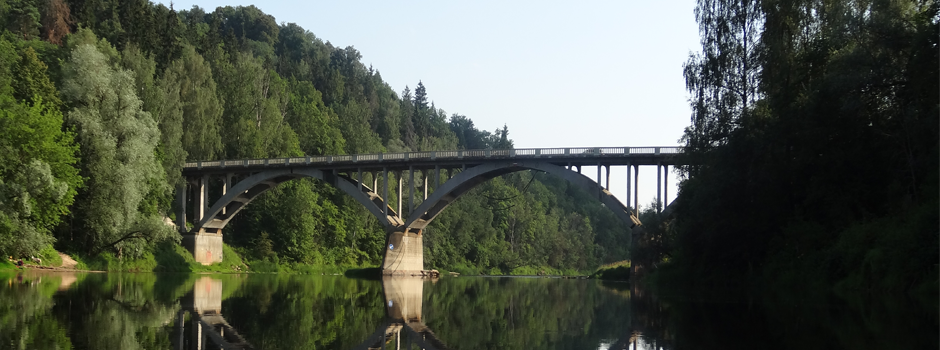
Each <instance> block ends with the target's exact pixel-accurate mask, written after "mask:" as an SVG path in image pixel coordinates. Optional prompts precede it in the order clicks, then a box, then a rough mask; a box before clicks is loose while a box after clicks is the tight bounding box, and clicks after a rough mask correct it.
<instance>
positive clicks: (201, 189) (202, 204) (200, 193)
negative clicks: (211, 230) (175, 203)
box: [193, 176, 208, 222]
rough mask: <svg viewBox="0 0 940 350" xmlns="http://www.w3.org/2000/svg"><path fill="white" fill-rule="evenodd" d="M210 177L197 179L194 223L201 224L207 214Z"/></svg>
mask: <svg viewBox="0 0 940 350" xmlns="http://www.w3.org/2000/svg"><path fill="white" fill-rule="evenodd" d="M207 180H208V176H203V177H200V178H196V186H195V191H196V193H195V196H193V222H199V221H200V220H202V217H203V216H204V215H205V212H206V182H208V181H207Z"/></svg>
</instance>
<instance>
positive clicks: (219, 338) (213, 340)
mask: <svg viewBox="0 0 940 350" xmlns="http://www.w3.org/2000/svg"><path fill="white" fill-rule="evenodd" d="M424 281H425V279H421V278H415V277H411V278H408V277H397V278H392V277H390V276H386V277H385V278H384V279H383V280H382V289H383V291H384V294H385V303H384V305H385V306H386V307H385V320H384V322H382V323H381V325H380V326H379V327H378V329H376V331H375V332H374V333H372V334H371V335H370V336H369V337H368V338H366V340H365V341H363V342H362V343H361V344H359V345H358V346H356V347H354V348H353V349H356V350H360V349H361V350H366V349H386V348H392V346H393V348H394V349H411V344H412V343H413V344H415V345H418V346H419V347H421V348H422V349H426V350H446V349H448V347H447V346H446V345H444V343H443V342H441V341H440V340H439V339H438V338H437V336H435V335H434V332H432V331H431V329H430V328H428V327H427V326H426V325H425V324H424V322H423V321H422V313H421V303H422V297H423V295H424ZM193 284H194V285H193V290H192V292H190V293H188V294H186V296H184V297H183V298H182V299H181V300H180V306H181V308H180V310H179V312H177V316H176V317H177V322H176V324H177V327H178V331H179V339H178V340H177V342H176V344H175V345H176V349H177V350H189V349H193V350H203V349H253V347H252V345H251V343H249V342H248V341H247V340H246V339H245V338H244V337H242V336H241V335H240V334H238V331H237V330H236V329H235V328H234V327H232V325H230V324H229V323H228V321H226V320H225V317H223V316H222V286H223V282H222V280H220V279H214V278H212V277H208V276H206V277H201V278H199V279H197V280H196V281H195V282H194V283H193ZM186 313H189V314H190V322H188V323H187V322H186ZM187 325H188V326H189V329H190V332H189V337H188V338H189V339H187V332H186V329H187ZM403 333H404V336H403ZM403 341H404V343H402V342H403ZM392 342H394V344H393V345H391V344H390V343H392Z"/></svg>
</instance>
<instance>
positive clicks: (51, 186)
mask: <svg viewBox="0 0 940 350" xmlns="http://www.w3.org/2000/svg"><path fill="white" fill-rule="evenodd" d="M11 83H14V84H13V85H15V86H17V87H18V89H17V90H13V89H12V87H11ZM12 92H21V93H30V92H32V95H30V98H28V99H20V100H19V101H17V100H16V99H15V98H14V96H12V95H11V93H12ZM44 95H45V96H50V97H55V96H57V95H58V93H57V91H56V90H55V87H54V86H52V84H51V83H50V82H49V78H48V77H47V76H46V75H45V65H44V64H42V63H41V62H39V61H38V60H37V59H36V54H35V52H34V51H32V49H26V50H24V51H23V52H21V54H20V55H19V56H17V55H16V54H15V52H14V51H13V47H12V45H11V44H10V43H9V42H7V41H3V40H0V130H3V131H4V132H3V133H2V135H0V251H2V252H4V253H5V254H15V255H18V256H23V255H31V254H37V253H38V251H39V250H40V249H42V248H43V247H44V246H46V245H48V244H49V243H51V242H52V241H53V238H52V235H51V234H50V232H51V229H52V228H53V227H54V226H55V225H56V224H58V223H59V222H60V220H61V217H62V216H63V215H64V214H67V213H68V212H69V206H70V205H71V204H72V202H73V200H74V197H75V194H76V190H77V188H78V187H79V186H81V183H82V178H81V177H80V176H79V175H78V170H77V169H76V168H75V167H74V165H75V163H76V161H77V158H76V152H77V150H78V148H77V145H76V144H75V141H74V137H73V135H72V133H70V132H68V131H66V130H65V129H63V127H62V124H63V117H62V113H61V112H60V111H59V109H58V104H57V103H56V102H53V103H50V104H45V103H44V101H43V96H44ZM54 101H57V100H54Z"/></svg>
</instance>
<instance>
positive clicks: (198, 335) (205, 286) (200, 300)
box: [176, 276, 252, 350]
mask: <svg viewBox="0 0 940 350" xmlns="http://www.w3.org/2000/svg"><path fill="white" fill-rule="evenodd" d="M180 306H182V307H181V308H180V310H179V312H178V313H177V316H176V317H177V322H176V324H177V327H179V340H178V341H177V343H176V349H177V350H184V349H196V350H203V349H214V348H217V349H252V346H251V344H249V343H248V341H246V340H245V338H243V337H242V336H241V335H239V334H238V331H236V330H235V328H234V327H232V325H230V324H229V323H228V321H226V320H225V317H222V280H219V279H214V278H212V277H208V276H207V277H201V278H199V279H197V280H196V282H195V283H194V286H193V291H192V292H191V293H189V294H187V295H186V296H184V297H183V299H182V300H180ZM187 312H189V313H190V315H191V317H190V322H191V327H192V333H191V336H190V341H189V342H187V341H186V332H185V327H186V319H185V316H186V313H187Z"/></svg>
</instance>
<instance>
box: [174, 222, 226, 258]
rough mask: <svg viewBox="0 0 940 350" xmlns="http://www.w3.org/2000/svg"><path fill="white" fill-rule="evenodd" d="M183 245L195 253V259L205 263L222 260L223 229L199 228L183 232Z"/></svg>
mask: <svg viewBox="0 0 940 350" xmlns="http://www.w3.org/2000/svg"><path fill="white" fill-rule="evenodd" d="M182 243H183V247H185V248H186V250H188V251H190V252H191V253H193V259H195V260H196V262H198V263H200V264H203V265H212V264H215V263H220V262H222V230H219V229H199V231H197V232H193V233H186V234H183V242H182Z"/></svg>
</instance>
